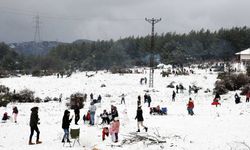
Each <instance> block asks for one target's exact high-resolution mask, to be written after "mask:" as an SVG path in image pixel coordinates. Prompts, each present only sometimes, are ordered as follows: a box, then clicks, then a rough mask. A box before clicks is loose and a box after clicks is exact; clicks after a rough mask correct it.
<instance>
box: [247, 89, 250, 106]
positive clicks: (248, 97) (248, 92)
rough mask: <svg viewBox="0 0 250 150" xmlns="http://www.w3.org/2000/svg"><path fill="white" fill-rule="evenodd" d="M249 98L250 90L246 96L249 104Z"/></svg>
mask: <svg viewBox="0 0 250 150" xmlns="http://www.w3.org/2000/svg"><path fill="white" fill-rule="evenodd" d="M249 98H250V90H249V91H248V92H247V94H246V103H248V102H249Z"/></svg>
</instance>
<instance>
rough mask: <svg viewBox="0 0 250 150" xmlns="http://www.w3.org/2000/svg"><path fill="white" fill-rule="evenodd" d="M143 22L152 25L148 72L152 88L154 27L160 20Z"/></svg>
mask: <svg viewBox="0 0 250 150" xmlns="http://www.w3.org/2000/svg"><path fill="white" fill-rule="evenodd" d="M145 20H146V21H147V22H149V23H150V24H151V25H152V33H151V47H150V48H151V49H150V52H151V54H150V63H149V67H150V71H149V87H151V88H153V87H154V54H153V52H154V36H155V34H154V26H155V24H156V23H158V22H160V21H161V18H160V19H155V18H152V19H147V18H145Z"/></svg>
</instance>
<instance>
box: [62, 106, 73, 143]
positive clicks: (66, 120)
mask: <svg viewBox="0 0 250 150" xmlns="http://www.w3.org/2000/svg"><path fill="white" fill-rule="evenodd" d="M69 116H70V112H69V111H68V110H65V111H64V115H63V119H62V128H63V131H64V135H63V139H62V142H63V143H64V140H65V139H66V140H67V142H70V140H69V125H70V122H71V121H72V118H73V116H72V118H71V119H69Z"/></svg>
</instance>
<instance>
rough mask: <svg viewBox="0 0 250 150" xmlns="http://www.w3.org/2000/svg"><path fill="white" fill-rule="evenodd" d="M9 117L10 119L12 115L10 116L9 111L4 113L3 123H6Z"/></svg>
mask: <svg viewBox="0 0 250 150" xmlns="http://www.w3.org/2000/svg"><path fill="white" fill-rule="evenodd" d="M8 119H10V116H8V113H7V112H5V113H4V114H3V118H2V123H6V122H7V120H8Z"/></svg>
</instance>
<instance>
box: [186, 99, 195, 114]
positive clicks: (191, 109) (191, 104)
mask: <svg viewBox="0 0 250 150" xmlns="http://www.w3.org/2000/svg"><path fill="white" fill-rule="evenodd" d="M193 109H194V101H193V100H192V99H191V98H189V101H188V104H187V110H188V114H189V115H191V116H193V115H194V112H193Z"/></svg>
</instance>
